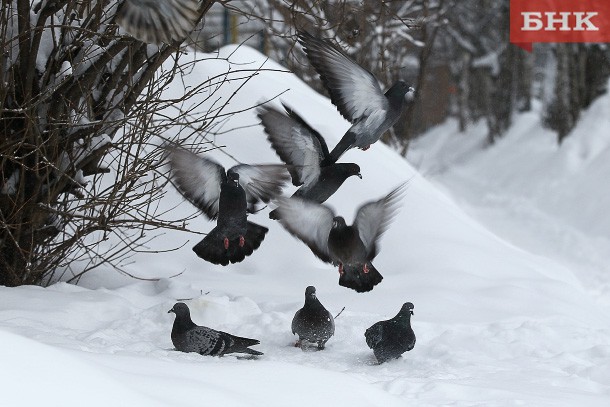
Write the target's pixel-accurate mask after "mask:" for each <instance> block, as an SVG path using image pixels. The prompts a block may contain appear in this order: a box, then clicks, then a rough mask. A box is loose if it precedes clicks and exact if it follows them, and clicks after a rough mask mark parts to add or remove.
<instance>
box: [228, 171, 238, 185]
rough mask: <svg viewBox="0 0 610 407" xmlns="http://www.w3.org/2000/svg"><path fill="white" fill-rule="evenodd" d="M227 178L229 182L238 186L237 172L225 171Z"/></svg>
mask: <svg viewBox="0 0 610 407" xmlns="http://www.w3.org/2000/svg"><path fill="white" fill-rule="evenodd" d="M227 180H228V181H229V182H231V183H233V185H235V186H238V185H239V174H238V173H236V172H234V171H229V172H228V173H227Z"/></svg>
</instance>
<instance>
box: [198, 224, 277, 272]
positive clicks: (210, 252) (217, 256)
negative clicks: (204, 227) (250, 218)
mask: <svg viewBox="0 0 610 407" xmlns="http://www.w3.org/2000/svg"><path fill="white" fill-rule="evenodd" d="M268 231H269V229H267V228H266V227H264V226H260V225H257V224H256V223H253V222H248V229H247V231H246V234H245V236H243V240H242V239H240V237H237V238H235V239H232V240H229V244H228V248H225V242H224V238H225V236H221V232H220V231H219V230H218V227H215V228H214V229H212V230H211V231H210V233H208V235H207V236H206V237H205V238H204V239H203V240H202V241H201V242H199V243H197V244H196V245H195V246H194V247H193V251H194V252H195V253H196V254H197V256H199V257H201V258H202V259H204V260H206V261H209V262H210V263H213V264H221V265H223V266H226V265H227V264H229V263H239V262H240V261H243V260H244V259H245V258H246V257H247V256H249V255H251V254H252V253H253V252H254V250H256V249H258V247H259V246H260V245H261V243H262V242H263V240H264V239H265V234H266V233H267V232H268Z"/></svg>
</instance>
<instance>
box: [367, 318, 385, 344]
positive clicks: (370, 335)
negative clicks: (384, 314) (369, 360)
mask: <svg viewBox="0 0 610 407" xmlns="http://www.w3.org/2000/svg"><path fill="white" fill-rule="evenodd" d="M364 337H365V338H366V344H367V345H368V346H369V348H371V349H375V348H376V347H377V345H379V343H380V342H381V341H382V340H383V324H382V323H381V322H377V323H375V324H373V326H371V327H370V328H369V329H367V330H366V331H365V332H364Z"/></svg>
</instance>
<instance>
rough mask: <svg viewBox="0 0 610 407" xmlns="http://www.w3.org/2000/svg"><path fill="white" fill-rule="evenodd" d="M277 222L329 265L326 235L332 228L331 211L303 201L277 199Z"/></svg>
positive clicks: (299, 199) (332, 215) (297, 199)
mask: <svg viewBox="0 0 610 407" xmlns="http://www.w3.org/2000/svg"><path fill="white" fill-rule="evenodd" d="M277 204H278V208H277V211H278V215H279V222H280V223H281V224H282V226H284V228H285V229H286V230H287V231H288V232H290V233H291V234H292V235H293V236H295V237H296V238H298V239H300V240H302V241H303V242H304V243H305V244H306V245H307V246H309V248H310V249H311V251H312V252H313V254H315V255H316V256H317V257H318V258H319V259H320V260H322V261H324V262H326V263H331V262H332V259H331V258H330V254H329V251H328V235H329V234H330V229H331V228H332V224H333V218H334V217H335V215H334V213H333V211H332V210H331V209H330V208H329V207H327V206H325V205H320V204H317V203H314V202H311V201H307V200H305V199H301V198H297V197H292V198H290V199H288V198H278V200H277Z"/></svg>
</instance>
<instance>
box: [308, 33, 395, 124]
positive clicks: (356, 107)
mask: <svg viewBox="0 0 610 407" xmlns="http://www.w3.org/2000/svg"><path fill="white" fill-rule="evenodd" d="M298 35H299V42H300V43H301V44H302V45H303V47H304V50H305V53H306V54H307V58H308V59H309V62H310V63H311V64H312V65H313V67H314V68H315V70H316V71H317V72H318V74H319V75H320V78H321V79H322V82H323V83H324V86H325V87H326V89H327V90H328V93H329V94H330V100H331V101H332V103H333V104H334V105H335V106H336V107H337V110H339V112H340V113H341V115H342V116H343V117H345V118H346V119H347V120H348V121H350V122H351V123H355V122H357V121H358V120H359V119H361V118H362V117H366V116H369V115H370V114H371V113H373V112H379V111H387V110H388V109H389V102H388V99H387V98H386V97H385V95H384V94H383V92H382V91H381V88H380V87H379V83H378V82H377V78H375V76H374V75H373V74H372V73H371V72H369V71H367V70H366V69H364V68H363V67H361V66H360V65H358V64H357V63H355V62H354V61H353V60H352V59H351V58H350V57H348V56H347V55H346V54H345V53H344V52H343V51H340V50H339V49H337V48H336V47H335V46H334V45H332V43H330V42H329V41H328V40H321V39H319V38H316V37H314V36H313V35H311V34H309V33H307V32H299V34H298Z"/></svg>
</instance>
